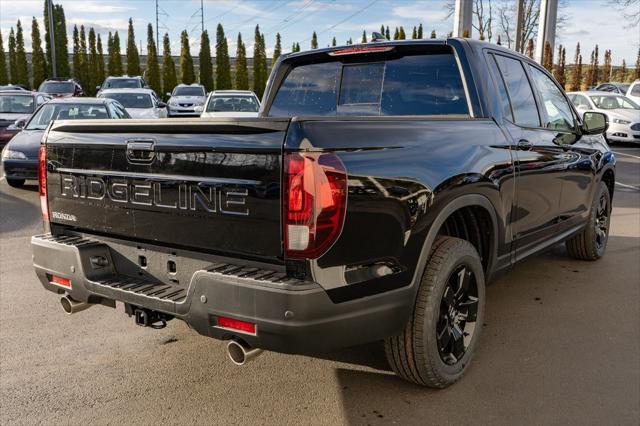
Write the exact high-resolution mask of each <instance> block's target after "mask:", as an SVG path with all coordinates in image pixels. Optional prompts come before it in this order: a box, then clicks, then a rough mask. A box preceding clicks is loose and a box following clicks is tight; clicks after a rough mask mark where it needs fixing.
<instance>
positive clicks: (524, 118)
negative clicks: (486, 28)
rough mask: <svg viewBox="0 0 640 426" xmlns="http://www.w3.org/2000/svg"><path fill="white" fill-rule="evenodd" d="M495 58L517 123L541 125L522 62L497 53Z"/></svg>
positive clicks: (532, 125) (531, 125) (527, 125)
mask: <svg viewBox="0 0 640 426" xmlns="http://www.w3.org/2000/svg"><path fill="white" fill-rule="evenodd" d="M495 58H496V62H497V63H498V67H499V68H500V73H501V74H502V77H503V78H504V81H505V83H506V85H507V89H508V91H509V98H510V99H511V108H512V110H513V115H514V121H515V123H516V124H518V125H520V126H525V127H539V126H540V117H539V116H538V108H537V107H536V101H535V98H534V96H533V90H532V89H531V85H530V84H529V79H528V78H527V75H526V73H525V71H524V68H523V66H522V63H521V62H520V61H519V60H517V59H512V58H507V57H506V56H502V55H496V56H495Z"/></svg>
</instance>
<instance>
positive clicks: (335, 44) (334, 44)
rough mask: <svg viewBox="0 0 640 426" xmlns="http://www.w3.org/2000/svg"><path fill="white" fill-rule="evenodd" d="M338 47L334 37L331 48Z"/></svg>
mask: <svg viewBox="0 0 640 426" xmlns="http://www.w3.org/2000/svg"><path fill="white" fill-rule="evenodd" d="M337 45H338V43H337V42H336V38H335V37H334V38H333V40H331V46H333V47H336V46H337Z"/></svg>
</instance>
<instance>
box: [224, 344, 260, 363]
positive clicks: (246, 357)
mask: <svg viewBox="0 0 640 426" xmlns="http://www.w3.org/2000/svg"><path fill="white" fill-rule="evenodd" d="M261 353H262V349H258V348H251V347H250V346H249V345H247V344H246V343H244V342H240V341H237V340H231V341H230V342H229V343H227V355H229V359H230V360H231V362H233V363H234V364H235V365H245V364H246V363H248V362H249V361H251V360H252V359H254V358H256V357H257V356H258V355H260V354H261Z"/></svg>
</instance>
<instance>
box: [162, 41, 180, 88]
mask: <svg viewBox="0 0 640 426" xmlns="http://www.w3.org/2000/svg"><path fill="white" fill-rule="evenodd" d="M177 84H178V78H177V77H176V64H175V62H173V58H172V57H171V42H170V41H169V34H167V33H165V34H164V38H163V40H162V92H163V93H170V92H171V91H172V90H173V88H174V87H176V85H177Z"/></svg>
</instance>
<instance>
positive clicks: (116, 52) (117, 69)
mask: <svg viewBox="0 0 640 426" xmlns="http://www.w3.org/2000/svg"><path fill="white" fill-rule="evenodd" d="M111 51H112V54H111V55H109V56H110V58H109V74H111V75H116V76H117V75H122V71H123V69H122V53H121V51H120V36H119V35H118V32H117V31H116V33H115V34H114V35H113V40H112V41H111ZM112 61H113V67H112V66H111V62H112Z"/></svg>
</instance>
